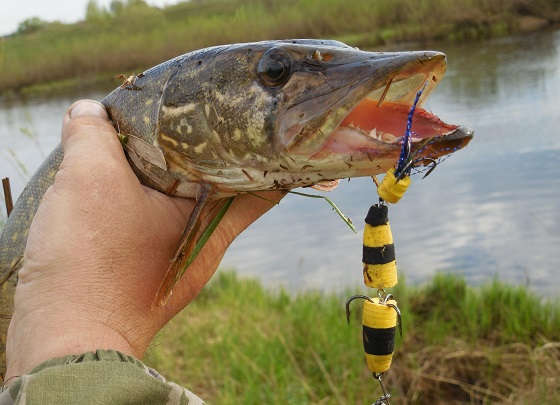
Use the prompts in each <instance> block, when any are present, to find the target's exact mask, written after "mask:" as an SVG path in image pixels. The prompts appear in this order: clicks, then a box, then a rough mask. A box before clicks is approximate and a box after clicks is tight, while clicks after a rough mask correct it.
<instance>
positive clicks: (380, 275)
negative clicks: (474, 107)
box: [346, 84, 437, 405]
mask: <svg viewBox="0 0 560 405" xmlns="http://www.w3.org/2000/svg"><path fill="white" fill-rule="evenodd" d="M425 88H426V84H424V85H423V86H422V88H421V89H420V90H418V92H417V93H416V97H415V99H414V103H413V104H412V107H411V108H410V111H409V113H408V117H407V124H406V132H405V134H404V136H403V139H402V146H401V152H400V155H399V158H398V160H397V163H396V167H395V168H391V169H389V170H388V171H387V173H386V175H385V177H384V178H383V182H382V183H381V184H378V183H377V180H376V179H375V178H373V179H374V182H375V183H376V184H377V185H378V187H377V192H378V194H379V203H378V204H374V205H372V206H371V207H370V208H369V210H368V213H367V215H366V218H365V226H364V236H363V253H362V264H363V275H364V284H365V285H366V286H367V287H370V288H376V289H377V297H375V298H370V297H368V296H367V295H355V296H353V297H350V298H349V299H348V300H347V301H346V319H347V320H348V322H350V303H351V302H352V301H353V300H355V299H362V300H363V309H362V336H363V345H364V352H365V359H366V364H367V367H368V369H369V370H370V371H371V372H372V375H373V377H374V378H375V379H376V380H377V381H378V382H379V384H380V386H381V390H382V395H381V396H380V397H379V398H378V399H377V400H376V401H375V403H374V405H388V404H389V400H390V398H391V394H390V393H388V392H387V390H386V389H385V386H384V385H383V380H382V378H383V373H385V372H387V371H388V370H389V368H390V367H391V362H392V360H393V353H394V349H395V330H396V328H397V325H398V326H399V330H400V334H401V337H402V323H401V312H400V310H399V307H398V305H397V301H396V300H395V299H394V297H393V295H392V294H388V293H386V292H385V289H386V288H391V287H394V286H395V285H396V284H397V282H398V277H397V263H396V257H395V246H394V243H393V234H392V232H391V227H390V224H389V217H388V213H389V209H388V207H387V205H386V203H385V201H387V202H390V203H396V202H398V201H399V200H400V199H401V198H402V196H403V195H404V193H405V192H406V190H407V189H408V186H409V185H410V173H411V170H412V169H413V168H414V167H415V166H416V165H418V164H421V163H423V164H425V163H426V159H427V158H421V159H415V157H414V154H413V153H411V143H412V141H411V138H412V120H413V117H414V112H415V110H416V106H417V104H418V101H419V100H420V96H421V95H422V92H423V91H424V89H425ZM428 160H431V159H428ZM429 163H432V167H431V168H430V169H429V170H428V171H427V173H426V174H425V175H424V177H426V176H427V175H429V174H430V173H431V172H432V171H433V169H434V168H435V165H436V164H437V163H436V162H435V161H432V162H429Z"/></svg>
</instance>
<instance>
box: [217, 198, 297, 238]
mask: <svg viewBox="0 0 560 405" xmlns="http://www.w3.org/2000/svg"><path fill="white" fill-rule="evenodd" d="M285 195H286V191H262V192H259V193H254V194H246V195H243V196H238V197H236V198H235V200H234V201H233V204H232V205H231V207H230V209H229V210H228V212H227V213H226V216H225V217H224V219H223V224H221V227H220V231H221V234H222V237H224V239H225V241H226V243H227V244H229V243H231V242H233V240H234V239H235V238H236V237H237V236H238V235H239V234H240V233H241V232H243V231H244V230H245V229H246V228H247V227H248V226H249V225H251V224H252V223H253V222H255V221H256V220H257V219H259V218H260V217H261V216H262V215H264V214H265V213H266V212H268V211H269V210H270V209H271V208H274V207H275V206H276V205H278V203H279V202H280V200H281V199H282V198H283V197H284V196H285Z"/></svg>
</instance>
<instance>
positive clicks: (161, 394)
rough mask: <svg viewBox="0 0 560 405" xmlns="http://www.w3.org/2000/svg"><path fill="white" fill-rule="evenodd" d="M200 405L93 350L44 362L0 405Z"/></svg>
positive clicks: (141, 367)
mask: <svg viewBox="0 0 560 405" xmlns="http://www.w3.org/2000/svg"><path fill="white" fill-rule="evenodd" d="M51 404H57V405H70V404H72V405H73V404H91V405H93V404H96V405H99V404H116V405H120V404H131V405H132V404H142V405H143V404H146V405H148V404H150V405H160V404H161V405H186V404H189V405H202V404H204V402H203V401H202V400H201V399H200V398H199V397H197V396H196V395H194V394H193V393H192V392H190V391H189V390H187V389H185V388H183V387H181V386H179V385H177V384H175V383H172V382H170V381H166V380H165V378H164V377H162V376H161V375H160V374H159V373H158V372H157V371H156V370H154V369H152V368H149V367H148V366H146V365H145V364H144V363H142V362H141V361H140V360H138V359H136V358H134V357H132V356H127V355H125V354H123V353H120V352H118V351H115V350H97V351H95V352H88V353H84V354H80V355H70V356H65V357H60V358H56V359H51V360H48V361H45V362H44V363H42V364H40V365H39V366H37V367H35V368H34V369H33V370H32V371H31V372H30V373H29V374H26V375H23V376H21V377H18V378H17V379H16V380H15V381H13V382H12V383H11V384H10V386H9V387H8V388H6V389H4V390H3V392H2V393H0V405H51Z"/></svg>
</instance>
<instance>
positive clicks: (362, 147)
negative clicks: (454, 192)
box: [256, 41, 473, 178]
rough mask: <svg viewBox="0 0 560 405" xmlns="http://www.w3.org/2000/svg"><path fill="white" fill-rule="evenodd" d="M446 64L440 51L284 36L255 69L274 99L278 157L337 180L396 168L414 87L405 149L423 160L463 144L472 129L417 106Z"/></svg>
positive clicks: (430, 89) (272, 114)
mask: <svg viewBox="0 0 560 405" xmlns="http://www.w3.org/2000/svg"><path fill="white" fill-rule="evenodd" d="M445 69H446V57H445V55H444V54H443V53H441V52H434V51H417V52H365V51H360V50H358V49H356V48H352V47H349V46H347V45H345V44H342V43H338V42H334V41H331V42H326V41H303V42H301V43H298V42H297V41H286V42H284V43H281V44H278V45H276V46H274V47H272V48H270V49H268V50H267V51H266V52H264V53H263V54H262V56H261V58H260V60H259V62H258V65H257V68H256V75H257V76H258V78H259V79H260V83H261V86H262V87H263V88H268V91H269V92H270V93H271V94H274V97H275V100H276V101H277V104H276V106H275V109H274V111H273V112H271V115H270V116H271V119H272V120H273V122H272V123H271V125H270V127H271V130H272V131H273V133H272V134H270V135H269V138H270V139H272V140H273V144H274V146H275V150H276V152H277V153H278V155H279V156H284V159H283V160H285V161H286V162H287V163H288V164H289V162H290V161H291V162H292V164H291V166H297V165H299V166H300V167H303V166H305V170H306V171H308V172H320V173H321V174H322V177H324V178H342V177H355V176H366V175H369V176H371V175H375V174H378V173H381V172H385V171H386V170H387V169H389V168H390V167H393V166H395V163H396V161H397V159H398V157H399V154H400V151H401V143H402V139H403V135H404V134H405V132H406V127H407V118H408V115H409V110H410V108H411V105H412V104H413V102H414V99H415V97H416V94H417V92H418V91H419V90H420V89H423V92H422V95H421V97H420V100H419V104H418V107H417V109H416V112H415V114H414V117H413V122H412V134H411V143H412V145H411V155H413V156H414V157H415V159H417V161H418V162H419V164H422V163H423V162H429V161H430V160H429V159H438V158H440V157H442V156H444V155H447V154H449V153H452V152H454V151H456V150H458V149H460V148H462V147H464V146H466V145H467V144H468V142H469V141H470V140H471V138H472V136H473V133H472V131H471V130H469V129H467V128H464V127H461V126H458V125H453V124H447V123H445V122H443V121H442V120H440V119H439V118H438V117H437V116H436V115H434V114H432V113H431V112H429V111H427V110H425V109H423V108H422V107H421V105H422V103H423V102H424V101H425V100H426V98H427V97H428V96H429V94H430V93H431V91H432V90H433V89H434V88H435V87H436V85H437V84H438V83H439V82H440V81H441V79H442V77H443V75H444V73H445Z"/></svg>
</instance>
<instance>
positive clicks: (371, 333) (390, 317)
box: [362, 297, 397, 374]
mask: <svg viewBox="0 0 560 405" xmlns="http://www.w3.org/2000/svg"><path fill="white" fill-rule="evenodd" d="M391 305H394V306H396V305H397V302H396V301H395V300H388V301H387V302H386V303H382V302H380V300H379V298H377V297H376V298H372V300H371V301H369V300H365V301H364V307H363V313H362V330H363V340H364V352H365V355H366V362H367V366H368V369H369V370H370V371H371V372H372V373H376V374H379V373H384V372H385V371H387V370H389V368H390V367H391V362H392V360H393V352H394V350H395V330H396V328H397V312H396V311H395V310H394V308H393V307H392V306H391Z"/></svg>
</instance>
